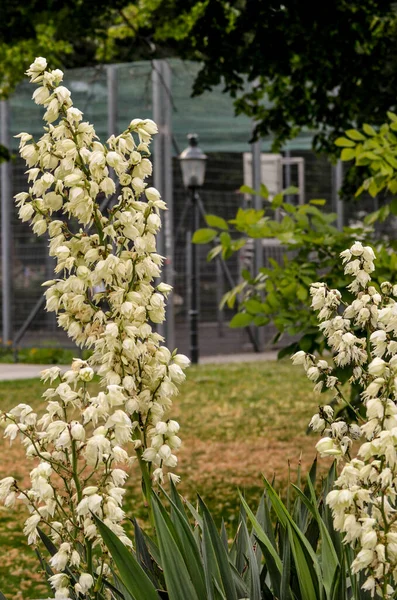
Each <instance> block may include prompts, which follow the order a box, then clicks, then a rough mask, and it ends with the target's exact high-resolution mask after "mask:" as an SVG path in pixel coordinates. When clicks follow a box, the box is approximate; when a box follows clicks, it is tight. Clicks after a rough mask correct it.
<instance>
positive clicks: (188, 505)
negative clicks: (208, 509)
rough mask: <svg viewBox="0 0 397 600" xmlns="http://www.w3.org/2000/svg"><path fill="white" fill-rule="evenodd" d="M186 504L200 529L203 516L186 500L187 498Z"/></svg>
mask: <svg viewBox="0 0 397 600" xmlns="http://www.w3.org/2000/svg"><path fill="white" fill-rule="evenodd" d="M186 506H187V507H188V509H189V510H190V513H191V515H192V517H193V519H194V520H195V521H196V523H197V525H198V526H199V527H200V529H203V517H202V516H201V515H200V514H199V513H198V512H197V510H196V509H195V508H194V506H193V504H190V502H188V501H187V500H186Z"/></svg>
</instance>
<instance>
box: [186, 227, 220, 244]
mask: <svg viewBox="0 0 397 600" xmlns="http://www.w3.org/2000/svg"><path fill="white" fill-rule="evenodd" d="M216 236H217V232H216V230H215V229H198V230H197V231H195V232H194V234H193V238H192V242H193V244H208V243H209V242H212V240H214V239H215V238H216Z"/></svg>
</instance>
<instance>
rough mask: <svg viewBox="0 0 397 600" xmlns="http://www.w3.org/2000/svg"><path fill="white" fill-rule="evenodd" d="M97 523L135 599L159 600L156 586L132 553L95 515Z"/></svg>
mask: <svg viewBox="0 0 397 600" xmlns="http://www.w3.org/2000/svg"><path fill="white" fill-rule="evenodd" d="M94 519H95V523H96V525H97V527H98V530H99V533H100V534H101V536H102V539H103V541H104V542H105V544H106V546H107V547H108V550H109V552H110V554H111V556H112V558H113V560H114V562H115V565H116V567H117V569H118V572H119V574H120V578H121V581H122V583H123V585H124V586H125V587H126V589H127V591H128V592H129V594H131V596H132V597H133V599H134V600H159V595H158V593H157V592H156V588H155V587H154V585H153V583H152V582H151V581H150V579H149V577H148V576H147V575H146V573H145V571H144V570H143V569H142V567H141V565H140V564H139V563H138V561H137V560H136V559H135V557H134V556H133V555H132V553H131V552H130V551H129V550H128V549H127V548H126V547H125V546H124V544H123V543H122V542H121V541H120V540H119V538H118V537H117V535H115V534H114V533H113V531H112V530H111V529H109V527H107V526H106V525H105V523H103V522H102V521H101V520H100V519H98V517H96V516H95V515H94Z"/></svg>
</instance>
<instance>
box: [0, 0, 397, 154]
mask: <svg viewBox="0 0 397 600" xmlns="http://www.w3.org/2000/svg"><path fill="white" fill-rule="evenodd" d="M396 41H397V13H396V10H395V4H394V3H393V2H391V1H390V0H360V2H358V1H357V0H351V1H349V0H335V1H334V2H327V3H320V4H319V3H302V2H301V1H299V0H284V1H283V2H280V1H276V0H268V1H266V2H264V1H263V0H229V1H227V0H202V1H197V0H137V1H136V2H134V3H131V2H128V1H127V0H114V1H113V2H112V3H109V2H107V1H106V0H97V1H96V2H94V3H93V2H84V1H82V0H70V1H69V2H68V3H64V2H63V1H62V0H32V1H30V2H28V3H18V4H17V3H14V2H13V1H12V0H3V2H2V21H1V24H0V64H1V65H2V67H1V71H0V93H1V94H2V95H3V97H4V96H6V95H8V94H9V93H10V92H11V91H12V90H13V88H14V87H15V85H16V83H17V82H18V81H19V80H20V78H21V76H22V74H23V71H24V70H25V69H26V66H27V64H28V63H29V60H30V59H33V58H34V56H35V55H38V54H45V55H46V57H47V58H48V59H49V60H51V61H52V62H53V63H54V64H57V65H63V66H67V67H74V66H82V65H92V64H96V63H100V62H111V61H114V62H116V61H132V60H136V59H139V58H154V57H168V56H181V57H182V58H188V59H193V60H198V61H200V62H201V63H202V68H201V70H200V72H199V74H198V77H197V79H196V81H195V84H194V90H193V93H194V94H200V93H201V92H203V91H204V90H208V89H211V88H212V87H213V86H215V85H218V84H219V83H222V84H223V85H224V88H225V91H226V92H228V93H230V94H231V95H232V96H233V98H234V99H235V106H236V110H237V111H238V112H242V113H245V114H247V115H249V116H250V117H252V118H253V119H254V120H255V121H256V122H257V124H258V129H257V131H258V133H260V134H261V135H267V134H269V133H271V134H272V135H273V137H274V140H275V147H281V146H282V144H283V143H284V142H285V141H286V140H288V139H291V138H293V137H295V135H297V133H298V132H299V131H300V130H301V129H302V128H309V129H313V130H315V131H316V132H317V134H316V136H315V138H314V146H315V147H316V148H317V149H323V150H329V149H330V148H332V142H333V139H334V138H335V137H336V136H337V135H339V134H340V133H341V132H342V131H343V130H344V129H346V128H348V127H350V126H358V127H359V126H361V125H362V124H363V123H365V122H368V123H371V124H378V123H382V122H383V121H384V118H385V113H386V111H387V110H396V93H395V90H396V87H397V86H396V84H397V50H396ZM247 83H248V84H249V85H248V87H247Z"/></svg>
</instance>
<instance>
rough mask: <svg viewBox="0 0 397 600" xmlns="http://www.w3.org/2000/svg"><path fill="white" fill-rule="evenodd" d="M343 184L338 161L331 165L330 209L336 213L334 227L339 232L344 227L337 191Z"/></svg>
mask: <svg viewBox="0 0 397 600" xmlns="http://www.w3.org/2000/svg"><path fill="white" fill-rule="evenodd" d="M342 184H343V164H342V161H340V160H338V162H337V163H336V165H332V204H333V206H332V209H333V210H334V211H335V212H336V225H337V227H338V229H339V230H341V229H343V226H344V214H343V201H342V200H341V199H340V196H339V190H340V189H341V187H342Z"/></svg>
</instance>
